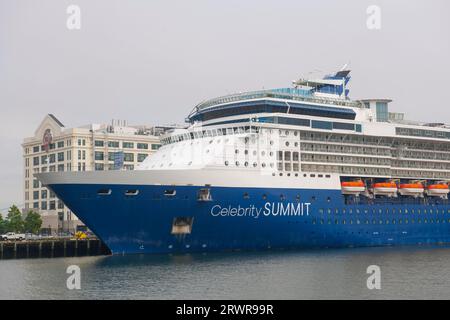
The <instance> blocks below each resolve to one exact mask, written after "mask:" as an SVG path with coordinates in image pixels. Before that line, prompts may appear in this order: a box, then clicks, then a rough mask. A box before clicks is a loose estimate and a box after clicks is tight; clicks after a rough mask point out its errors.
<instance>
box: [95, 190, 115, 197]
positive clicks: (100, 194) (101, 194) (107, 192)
mask: <svg viewBox="0 0 450 320" xmlns="http://www.w3.org/2000/svg"><path fill="white" fill-rule="evenodd" d="M111 193H112V191H111V189H100V190H98V191H97V194H98V195H99V196H109V195H111Z"/></svg>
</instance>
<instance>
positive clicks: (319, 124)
mask: <svg viewBox="0 0 450 320" xmlns="http://www.w3.org/2000/svg"><path fill="white" fill-rule="evenodd" d="M312 128H314V129H325V130H331V129H333V123H332V122H329V121H318V120H313V121H312Z"/></svg>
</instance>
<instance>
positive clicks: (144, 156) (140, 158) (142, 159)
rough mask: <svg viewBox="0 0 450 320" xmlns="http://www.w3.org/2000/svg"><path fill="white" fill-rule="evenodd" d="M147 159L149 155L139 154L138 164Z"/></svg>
mask: <svg viewBox="0 0 450 320" xmlns="http://www.w3.org/2000/svg"><path fill="white" fill-rule="evenodd" d="M145 158H147V154H145V153H138V155H137V161H138V162H142V161H144V160H145Z"/></svg>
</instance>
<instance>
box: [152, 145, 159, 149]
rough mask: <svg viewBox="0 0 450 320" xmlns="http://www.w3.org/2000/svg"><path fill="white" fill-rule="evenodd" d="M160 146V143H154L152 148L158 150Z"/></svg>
mask: <svg viewBox="0 0 450 320" xmlns="http://www.w3.org/2000/svg"><path fill="white" fill-rule="evenodd" d="M160 147H161V145H160V144H152V150H158V149H159V148H160Z"/></svg>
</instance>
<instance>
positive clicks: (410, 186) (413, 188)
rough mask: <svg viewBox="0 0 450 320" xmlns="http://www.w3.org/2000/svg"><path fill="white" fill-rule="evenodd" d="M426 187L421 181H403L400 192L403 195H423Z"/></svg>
mask: <svg viewBox="0 0 450 320" xmlns="http://www.w3.org/2000/svg"><path fill="white" fill-rule="evenodd" d="M424 190H425V188H424V187H423V184H421V183H402V184H400V188H399V192H400V194H401V195H402V196H414V197H418V196H422V195H423V192H424Z"/></svg>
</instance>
